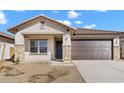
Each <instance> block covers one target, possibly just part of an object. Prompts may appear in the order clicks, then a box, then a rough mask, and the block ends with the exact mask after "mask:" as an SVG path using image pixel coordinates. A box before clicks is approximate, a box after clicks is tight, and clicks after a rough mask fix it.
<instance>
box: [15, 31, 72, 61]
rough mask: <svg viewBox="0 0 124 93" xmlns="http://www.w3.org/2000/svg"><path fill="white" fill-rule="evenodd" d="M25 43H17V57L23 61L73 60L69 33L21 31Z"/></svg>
mask: <svg viewBox="0 0 124 93" xmlns="http://www.w3.org/2000/svg"><path fill="white" fill-rule="evenodd" d="M21 35H22V37H23V40H24V41H23V42H24V45H16V58H19V59H20V60H21V61H22V62H28V63H30V62H31V63H36V62H49V61H51V60H59V61H60V62H65V63H67V62H68V63H70V62H71V38H70V34H69V33H66V34H65V33H59V34H41V33H40V34H37V33H26V32H25V33H21Z"/></svg>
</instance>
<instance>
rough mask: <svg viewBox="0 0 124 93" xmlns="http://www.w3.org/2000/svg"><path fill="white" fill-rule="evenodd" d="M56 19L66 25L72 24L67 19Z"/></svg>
mask: <svg viewBox="0 0 124 93" xmlns="http://www.w3.org/2000/svg"><path fill="white" fill-rule="evenodd" d="M57 21H59V22H61V23H64V24H66V25H72V23H71V22H70V21H69V20H64V21H62V20H57Z"/></svg>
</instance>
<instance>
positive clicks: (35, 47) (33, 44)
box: [30, 40, 47, 53]
mask: <svg viewBox="0 0 124 93" xmlns="http://www.w3.org/2000/svg"><path fill="white" fill-rule="evenodd" d="M30 52H31V53H47V40H31V41H30Z"/></svg>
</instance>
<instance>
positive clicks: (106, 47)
mask: <svg viewBox="0 0 124 93" xmlns="http://www.w3.org/2000/svg"><path fill="white" fill-rule="evenodd" d="M72 59H73V60H111V59H112V40H72Z"/></svg>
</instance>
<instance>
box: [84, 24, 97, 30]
mask: <svg viewBox="0 0 124 93" xmlns="http://www.w3.org/2000/svg"><path fill="white" fill-rule="evenodd" d="M95 27H96V25H95V24H91V25H86V26H84V28H87V29H93V28H95Z"/></svg>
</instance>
